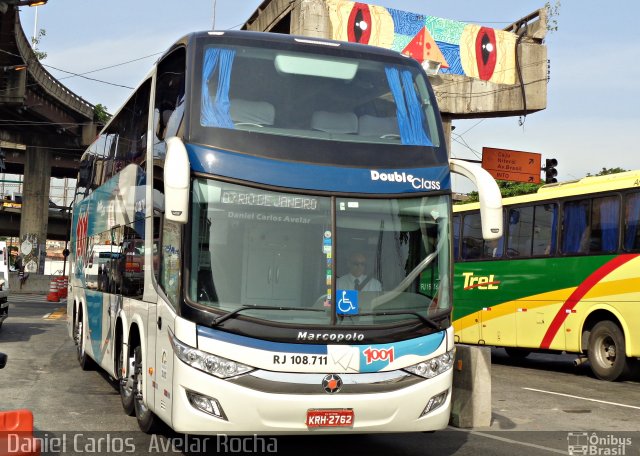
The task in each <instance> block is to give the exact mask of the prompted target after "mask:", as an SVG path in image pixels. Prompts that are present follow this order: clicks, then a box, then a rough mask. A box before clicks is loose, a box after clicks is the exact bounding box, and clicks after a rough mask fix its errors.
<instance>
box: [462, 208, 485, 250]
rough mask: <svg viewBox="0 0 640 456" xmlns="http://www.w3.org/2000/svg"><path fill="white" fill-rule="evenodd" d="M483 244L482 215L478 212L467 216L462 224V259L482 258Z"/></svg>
mask: <svg viewBox="0 0 640 456" xmlns="http://www.w3.org/2000/svg"><path fill="white" fill-rule="evenodd" d="M483 243H484V240H483V239H482V227H481V225H480V214H479V213H477V212H476V213H473V214H467V215H465V216H464V218H463V224H462V259H464V260H477V259H479V258H482V249H483Z"/></svg>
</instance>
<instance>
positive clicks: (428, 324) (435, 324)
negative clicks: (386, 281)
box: [357, 310, 448, 330]
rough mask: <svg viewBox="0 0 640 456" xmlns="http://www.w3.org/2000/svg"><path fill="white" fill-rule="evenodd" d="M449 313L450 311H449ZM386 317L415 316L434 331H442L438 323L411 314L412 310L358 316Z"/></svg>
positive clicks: (417, 314) (422, 316)
mask: <svg viewBox="0 0 640 456" xmlns="http://www.w3.org/2000/svg"><path fill="white" fill-rule="evenodd" d="M447 312H448V311H447ZM386 315H414V316H416V317H418V318H419V319H420V321H422V323H424V324H425V325H427V326H431V327H432V328H433V329H438V330H440V329H442V328H441V327H440V325H439V324H438V323H436V322H435V321H433V320H432V319H430V318H427V317H425V316H424V315H420V314H419V313H418V312H411V311H410V310H383V311H380V312H366V313H361V314H358V315H357V316H358V317H372V316H373V317H384V316H386Z"/></svg>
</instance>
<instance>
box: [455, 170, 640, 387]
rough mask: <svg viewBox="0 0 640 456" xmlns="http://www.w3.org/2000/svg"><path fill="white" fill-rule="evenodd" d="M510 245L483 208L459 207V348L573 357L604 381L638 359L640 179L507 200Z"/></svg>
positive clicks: (602, 180) (606, 180)
mask: <svg viewBox="0 0 640 456" xmlns="http://www.w3.org/2000/svg"><path fill="white" fill-rule="evenodd" d="M503 206H504V227H503V233H504V234H503V237H502V238H500V240H499V241H493V242H492V241H486V240H484V239H482V235H481V231H480V224H479V218H480V215H479V205H478V204H477V203H470V204H461V205H457V206H455V207H454V217H453V225H454V226H453V232H454V242H453V244H454V246H453V248H454V258H455V261H456V265H455V278H454V329H455V334H456V336H455V339H456V341H457V342H460V343H467V344H478V345H489V346H496V347H504V348H505V349H506V351H507V353H508V354H509V355H510V356H514V357H525V356H527V355H528V354H530V353H531V352H534V351H543V352H555V353H563V352H566V353H575V354H577V355H578V358H577V359H576V364H580V363H583V362H586V361H588V362H589V364H590V366H591V369H592V371H593V373H594V374H595V376H596V377H598V378H600V379H602V380H609V381H613V380H619V379H623V378H627V377H629V376H633V375H635V374H636V372H637V366H638V357H640V338H638V337H637V335H638V334H639V333H640V258H639V257H640V230H639V229H638V226H639V224H640V171H629V172H625V173H619V174H613V175H606V176H596V177H586V178H584V179H580V180H577V181H572V182H566V183H560V184H550V185H545V186H543V187H541V188H540V189H539V190H538V192H537V193H534V194H530V195H523V196H517V197H512V198H505V199H504V200H503Z"/></svg>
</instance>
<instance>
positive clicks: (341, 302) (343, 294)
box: [336, 290, 358, 315]
mask: <svg viewBox="0 0 640 456" xmlns="http://www.w3.org/2000/svg"><path fill="white" fill-rule="evenodd" d="M337 292H338V303H337V305H336V313H337V314H338V315H358V292H357V291H356V290H337Z"/></svg>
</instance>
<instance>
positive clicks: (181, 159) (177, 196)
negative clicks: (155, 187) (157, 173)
mask: <svg viewBox="0 0 640 456" xmlns="http://www.w3.org/2000/svg"><path fill="white" fill-rule="evenodd" d="M166 143H167V156H166V158H165V161H164V216H165V218H166V220H171V221H173V222H177V223H187V218H188V216H189V178H190V176H191V167H190V165H189V155H188V154H187V149H186V148H185V147H184V143H183V142H182V140H181V139H180V138H177V137H175V136H172V137H171V138H168V139H167V141H166Z"/></svg>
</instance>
